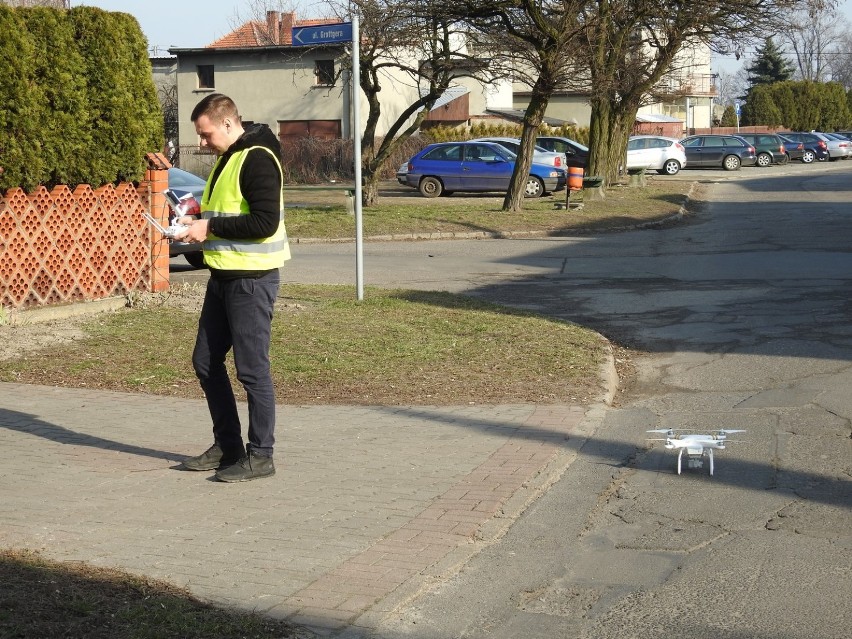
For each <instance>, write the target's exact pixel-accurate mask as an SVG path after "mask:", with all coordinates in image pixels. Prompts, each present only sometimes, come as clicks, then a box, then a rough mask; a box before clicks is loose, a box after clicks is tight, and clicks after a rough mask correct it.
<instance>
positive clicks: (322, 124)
mask: <svg viewBox="0 0 852 639" xmlns="http://www.w3.org/2000/svg"><path fill="white" fill-rule="evenodd" d="M267 16H268V19H267V21H266V22H265V23H263V22H259V21H249V22H246V23H245V24H243V25H242V26H241V27H239V28H238V29H236V30H234V31H232V32H231V33H229V34H228V35H226V36H224V37H223V38H220V39H218V40H216V41H215V42H212V43H210V44H209V45H207V46H206V47H201V48H170V49H169V52H170V53H172V54H173V55H175V56H176V59H177V73H176V75H177V94H178V122H179V139H180V144H181V147H188V146H192V145H197V144H198V137H197V136H196V133H195V127H194V125H193V124H192V122H191V121H190V114H191V113H192V109H193V108H194V107H195V105H196V104H197V103H198V102H199V101H200V100H201V99H202V98H204V96H205V95H208V94H210V93H214V92H215V93H224V94H226V95H228V96H230V97H231V98H233V99H234V101H235V102H236V103H237V106H238V107H239V109H240V114H241V115H242V117H243V120H244V121H246V122H247V123H251V122H263V123H265V124H268V125H269V127H270V128H271V129H272V130H273V132H275V133H277V134H278V135H279V136H281V137H282V138H286V137H287V136H292V135H311V136H317V137H322V138H340V137H349V136H350V135H351V130H350V129H351V122H350V117H349V113H350V111H351V110H350V104H349V86H348V85H349V78H348V74H345V73H341V66H340V60H341V57H342V56H343V55H344V50H343V47H342V46H341V45H339V44H330V45H317V46H311V47H301V46H299V47H294V46H293V43H292V29H293V27H294V26H295V27H298V26H307V25H310V24H314V23H316V22H317V21H310V20H300V21H297V20H296V19H295V14H292V13H285V14H283V15H282V14H279V13H278V12H274V11H270V12H268V14H267Z"/></svg>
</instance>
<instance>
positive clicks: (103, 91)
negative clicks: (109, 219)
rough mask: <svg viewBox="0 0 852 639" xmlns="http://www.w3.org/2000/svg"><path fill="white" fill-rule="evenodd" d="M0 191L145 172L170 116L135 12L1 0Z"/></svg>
mask: <svg viewBox="0 0 852 639" xmlns="http://www.w3.org/2000/svg"><path fill="white" fill-rule="evenodd" d="M0 33H2V34H3V38H2V40H0V65H2V68H3V69H4V71H3V73H2V74H0V166H2V167H3V169H4V172H3V173H2V174H0V190H5V189H8V188H9V187H12V186H20V187H23V188H25V189H28V190H30V189H32V188H34V187H36V186H38V185H45V186H47V187H48V188H50V187H52V186H54V185H56V184H68V185H69V186H71V187H72V188H73V187H74V186H76V185H77V184H84V183H85V184H92V185H97V186H100V185H103V184H107V183H110V182H117V181H122V180H128V181H133V180H138V179H140V178H141V177H142V176H143V173H144V170H145V165H144V158H145V153H146V152H150V151H159V150H160V149H161V148H162V145H163V118H162V113H161V110H160V104H159V101H158V100H157V94H156V88H155V86H154V80H153V77H152V74H151V63H150V61H149V59H148V45H147V41H146V40H145V36H144V35H143V34H142V31H141V29H140V28H139V23H138V22H137V21H136V19H135V18H134V17H133V16H131V15H129V14H125V13H116V12H108V11H103V10H102V9H97V8H94V7H84V6H81V7H75V8H74V9H71V10H64V9H50V8H14V9H13V8H10V7H7V6H5V5H0Z"/></svg>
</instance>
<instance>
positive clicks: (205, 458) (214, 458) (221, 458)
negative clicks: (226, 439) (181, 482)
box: [182, 444, 241, 470]
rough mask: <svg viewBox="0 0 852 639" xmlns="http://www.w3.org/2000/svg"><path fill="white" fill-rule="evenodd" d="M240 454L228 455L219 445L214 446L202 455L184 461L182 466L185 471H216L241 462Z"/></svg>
mask: <svg viewBox="0 0 852 639" xmlns="http://www.w3.org/2000/svg"><path fill="white" fill-rule="evenodd" d="M240 454H241V453H239V452H235V453H232V454H229V455H226V454H225V453H224V452H223V451H222V447H221V446H219V444H213V445H212V446H211V447H210V448H208V449H207V450H205V451H204V452H203V453H201V454H200V455H196V456H195V457H189V458H187V459H184V460H183V462H182V464H183V467H184V469H185V470H216V469H222V468H227V467H228V466H232V465H233V464H236V463H237V462H238V461H239V460H240Z"/></svg>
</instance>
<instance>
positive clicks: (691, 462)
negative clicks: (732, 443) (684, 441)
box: [677, 448, 713, 477]
mask: <svg viewBox="0 0 852 639" xmlns="http://www.w3.org/2000/svg"><path fill="white" fill-rule="evenodd" d="M683 451H684V449H683V448H681V449H680V450H679V451H678V453H677V474H678V475H680V469H681V460H682V459H683ZM704 452H705V453H707V457H708V459H709V460H710V476H711V477H712V476H713V449H712V448H707V449H705V451H704ZM702 457H703V455H702V456H701V457H693V456H692V455H689V456H688V457H687V459H686V464H687V466H688V467H689V468H701V467H702V466H704V460H703V459H702Z"/></svg>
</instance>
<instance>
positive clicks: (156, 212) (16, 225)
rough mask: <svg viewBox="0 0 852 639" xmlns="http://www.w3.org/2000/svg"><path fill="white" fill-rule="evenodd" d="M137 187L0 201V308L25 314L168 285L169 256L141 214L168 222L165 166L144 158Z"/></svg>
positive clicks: (62, 190) (17, 192)
mask: <svg viewBox="0 0 852 639" xmlns="http://www.w3.org/2000/svg"><path fill="white" fill-rule="evenodd" d="M147 159H148V165H149V168H148V171H147V172H146V174H145V180H144V181H143V182H141V183H140V185H139V186H138V187H136V186H134V185H133V184H129V183H121V184H119V185H118V186H113V185H112V184H108V185H106V186H102V187H100V188H97V189H92V188H91V187H90V186H89V185H80V186H78V187H77V188H75V189H74V190H73V191H71V190H70V189H69V188H68V187H67V186H57V187H55V188H54V189H53V190H51V191H48V190H47V189H46V188H44V187H39V188H37V189H36V190H35V191H34V192H32V193H29V194H28V193H25V192H24V191H23V190H22V189H19V188H12V189H9V190H8V191H7V192H6V194H5V196H4V197H2V198H0V306H2V307H4V308H7V309H28V308H34V307H38V306H46V305H51V304H63V303H69V302H82V301H89V300H97V299H103V298H107V297H115V296H123V295H126V294H128V293H129V292H131V291H153V292H156V291H163V290H166V289H168V287H169V250H168V244H167V242H166V240H163V239H161V237H160V234H159V233H157V232H155V231H153V229H152V228H151V226H150V225H149V224H148V223H147V222H146V220H145V217H144V216H143V212H145V211H150V213H151V215H152V216H154V217H155V218H157V219H159V220H160V221H161V222H165V223H166V224H167V219H168V209H167V205H166V202H165V197H164V196H163V194H162V192H163V191H164V190H165V189H166V188H167V187H168V172H167V169H168V167H169V164H168V161H167V160H166V159H165V158H164V157H163V156H162V155H161V154H149V155H148V158H147Z"/></svg>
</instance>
